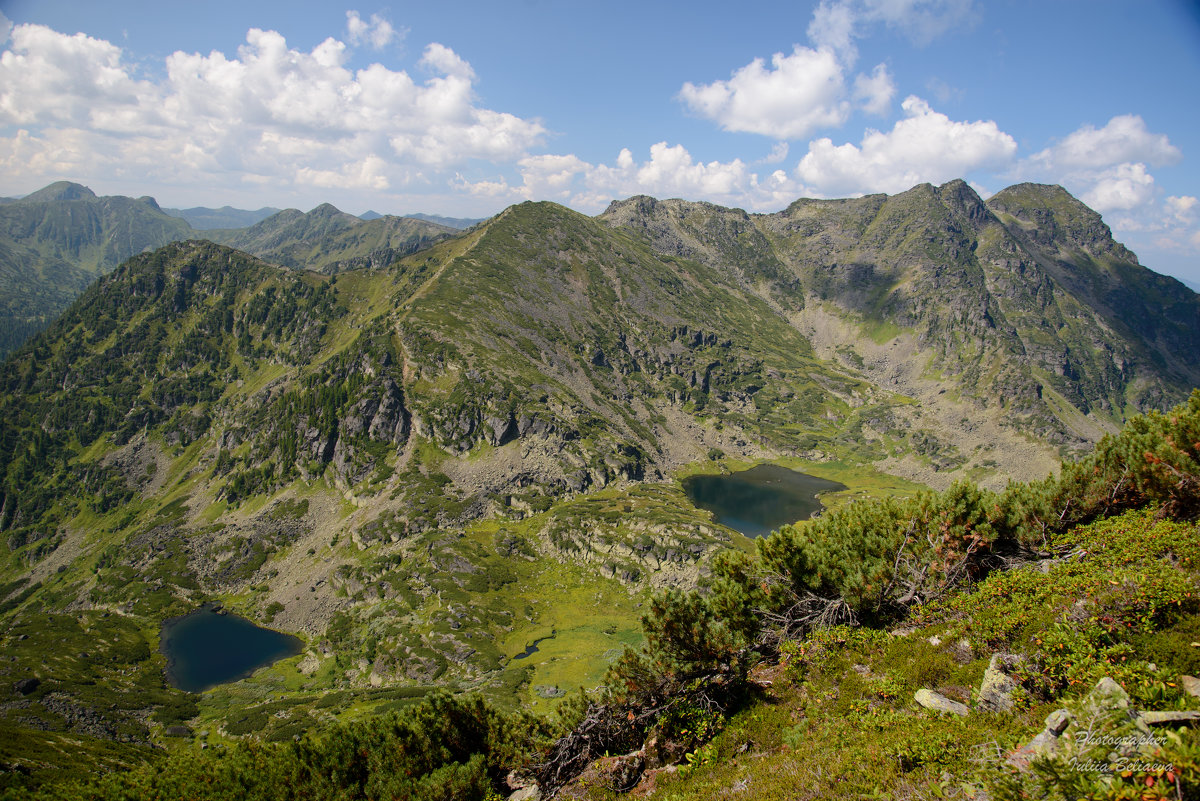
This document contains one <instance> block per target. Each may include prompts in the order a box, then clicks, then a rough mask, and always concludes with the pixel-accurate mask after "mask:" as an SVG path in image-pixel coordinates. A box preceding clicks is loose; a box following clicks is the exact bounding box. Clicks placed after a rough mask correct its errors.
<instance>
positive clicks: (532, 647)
mask: <svg viewBox="0 0 1200 801" xmlns="http://www.w3.org/2000/svg"><path fill="white" fill-rule="evenodd" d="M555 634H558V632H557V631H553V632H551V633H550V634H548V635H546V636H545V637H542V638H540V639H537V640H534V641H533V642H532V643H530V644H529V645H526V646H525V650H524V651H522V652H521V653H519V654H517V655H516V656H514V657H513V661H514V662H515V661H516V660H518V659H528V658H529V657H531V656H533V655H534V654H536V653H537V652H538V651H540V650H541V649H540V648H538V646H539V645H541V644H542V643H544V642H545V641H546V640H553V639H554V635H555Z"/></svg>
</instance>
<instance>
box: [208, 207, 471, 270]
mask: <svg viewBox="0 0 1200 801" xmlns="http://www.w3.org/2000/svg"><path fill="white" fill-rule="evenodd" d="M454 230H455V229H453V228H449V227H447V226H443V225H438V224H436V223H430V222H424V221H420V220H416V219H413V218H410V217H379V218H377V219H374V220H370V221H364V220H361V219H359V218H358V217H355V216H353V215H351V214H346V213H344V212H341V211H338V210H337V209H336V208H334V207H333V206H331V205H329V204H328V203H324V204H322V205H320V206H317V207H316V208H315V209H313V210H312V211H310V212H307V213H305V212H301V211H298V210H296V209H287V210H285V211H281V212H278V213H277V214H272V215H271V216H270V217H267V218H266V219H264V220H261V221H259V222H256V223H255V224H253V225H251V226H249V227H247V228H237V229H233V230H210V231H204V232H203V233H202V234H201V235H202V236H203V237H204V238H206V239H209V240H211V241H213V242H218V243H220V244H223V245H228V246H230V247H235V248H237V249H238V250H242V251H245V252H247V253H252V254H254V255H255V256H259V257H260V258H263V259H266V260H268V261H271V262H274V263H276V264H282V265H283V266H285V267H292V268H295V269H301V268H303V269H308V270H316V271H318V272H326V273H336V272H341V271H344V270H354V269H359V268H362V267H382V266H385V265H387V264H390V263H391V262H392V261H395V260H396V259H398V258H400V257H401V256H405V255H407V254H409V253H413V252H415V251H417V250H421V249H423V248H426V247H428V246H429V245H431V244H433V243H434V242H437V241H438V240H440V239H444V238H445V237H446V236H448V235H450V234H451V233H453V232H454Z"/></svg>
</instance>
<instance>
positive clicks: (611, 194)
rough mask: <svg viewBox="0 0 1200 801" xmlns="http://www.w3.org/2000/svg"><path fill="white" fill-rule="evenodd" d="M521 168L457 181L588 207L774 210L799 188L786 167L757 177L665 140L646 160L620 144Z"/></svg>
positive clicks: (485, 190) (500, 193)
mask: <svg viewBox="0 0 1200 801" xmlns="http://www.w3.org/2000/svg"><path fill="white" fill-rule="evenodd" d="M519 166H520V177H521V182H520V183H519V184H509V183H508V182H507V181H504V180H503V179H501V180H482V181H478V182H474V183H472V182H469V181H467V180H465V179H463V178H462V177H461V176H460V177H459V179H458V181H457V184H456V185H457V187H458V188H459V189H461V190H462V191H465V192H468V193H470V194H473V195H477V196H483V197H491V198H498V199H501V200H505V201H509V202H512V201H517V200H523V199H527V200H557V201H559V202H564V203H568V204H570V205H572V206H574V207H576V208H580V209H585V210H588V211H599V210H601V209H603V208H604V207H605V206H606V205H607V204H608V203H609V201H611V200H613V199H614V198H623V197H629V196H630V195H637V194H648V195H654V196H657V197H681V198H685V199H688V200H707V201H711V202H715V203H723V204H725V205H730V206H743V207H747V208H752V209H764V210H766V209H770V210H774V209H777V208H779V207H780V206H782V205H786V204H787V203H789V202H791V201H792V200H795V198H796V197H797V193H798V192H799V190H800V188H801V187H800V185H799V184H798V183H797V182H796V181H795V180H794V179H793V178H791V177H790V176H788V174H787V173H786V172H785V171H784V170H775V171H774V172H772V173H770V174H768V175H766V176H763V177H760V176H759V174H758V173H757V172H754V171H753V170H752V169H751V168H750V167H749V166H748V165H747V164H746V163H745V162H743V161H741V160H740V159H734V160H733V161H727V162H723V161H708V162H704V161H700V160H697V159H696V158H695V157H694V156H693V155H692V154H691V153H690V152H689V151H688V150H687V148H685V147H683V146H682V145H670V144H668V143H667V142H658V143H657V144H654V145H652V146H651V147H650V153H649V158H647V159H646V160H644V161H640V162H639V161H638V160H637V159H636V158H635V157H634V155H633V152H632V151H630V150H629V148H622V149H621V151H620V152H619V153H618V154H617V157H616V158H615V159H614V160H613V161H612V163H609V164H592V163H589V162H587V161H584V160H583V159H580V158H578V157H577V156H574V155H546V156H530V157H527V158H525V159H522V160H521V161H520V163H519Z"/></svg>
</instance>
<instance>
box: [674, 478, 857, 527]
mask: <svg viewBox="0 0 1200 801" xmlns="http://www.w3.org/2000/svg"><path fill="white" fill-rule="evenodd" d="M844 489H846V485H845V484H842V483H839V482H837V481H828V480H826V479H823V478H817V477H816V476H810V475H808V474H806V473H800V472H797V471H795V470H789V469H788V468H786V467H780V466H779V465H775V464H760V465H758V466H757V467H752V468H750V469H749V470H743V471H742V472H739V473H732V474H729V475H694V476H688V477H687V478H685V479H684V480H683V490H684V492H686V493H687V496H688V499H689V500H691V502H692V503H693V504H695V505H696V506H698V507H699V508H701V509H705V510H708V511H710V512H712V513H713V515H714V516H715V517H716V521H717V522H718V523H720V524H721V525H723V526H728V527H729V528H732V529H734V530H735V531H740V532H741V533H742V534H745V535H746V536H747V537H765V536H766V535H767V534H770V533H771V532H772V531H774V530H775V529H777V528H779V527H780V526H782V525H786V524H788V523H795V522H796V521H798V520H807V519H808V518H810V517H813V516H814V515H815V514H816V513H817V512H819V511H820V510H821V509H822V508H823V507H822V505H821V501H820V500H819V499H818V496H819V495H820V494H821V493H823V492H834V491H837V490H844Z"/></svg>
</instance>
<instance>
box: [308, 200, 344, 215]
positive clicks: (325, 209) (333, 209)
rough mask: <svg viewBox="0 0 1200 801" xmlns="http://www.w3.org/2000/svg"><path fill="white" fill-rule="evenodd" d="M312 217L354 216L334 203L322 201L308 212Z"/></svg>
mask: <svg viewBox="0 0 1200 801" xmlns="http://www.w3.org/2000/svg"><path fill="white" fill-rule="evenodd" d="M308 215H309V216H310V217H344V216H352V215H348V214H345V213H344V212H343V211H342V210H341V209H339V208H338V207H337V206H335V205H333V204H332V203H322V204H321V205H320V206H317V207H316V208H315V209H313V210H312V211H310V212H309V213H308Z"/></svg>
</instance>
